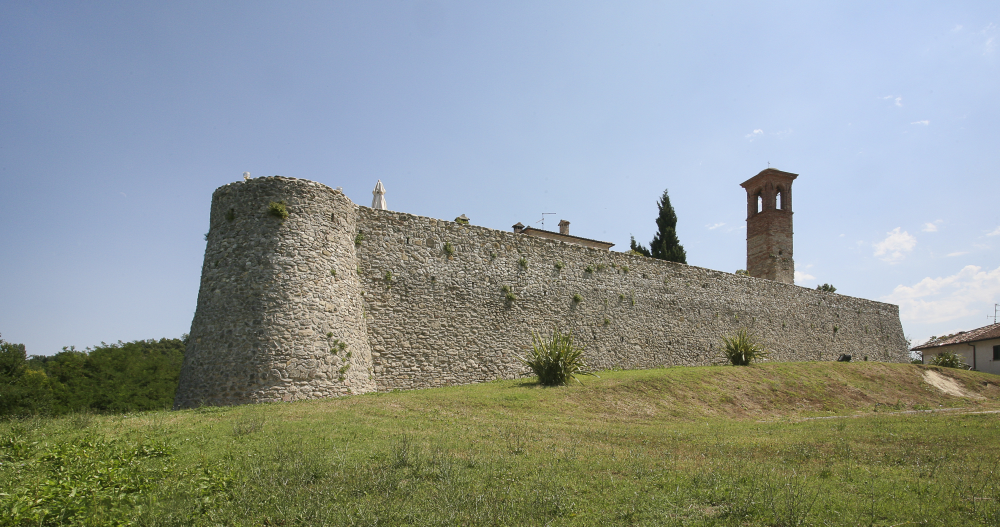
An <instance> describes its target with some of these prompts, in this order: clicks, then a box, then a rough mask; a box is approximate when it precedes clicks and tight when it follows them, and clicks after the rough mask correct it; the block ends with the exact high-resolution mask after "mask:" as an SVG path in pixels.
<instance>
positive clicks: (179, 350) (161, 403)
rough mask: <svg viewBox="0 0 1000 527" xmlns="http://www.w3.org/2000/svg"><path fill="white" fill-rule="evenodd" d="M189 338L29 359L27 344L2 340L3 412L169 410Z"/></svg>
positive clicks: (65, 351)
mask: <svg viewBox="0 0 1000 527" xmlns="http://www.w3.org/2000/svg"><path fill="white" fill-rule="evenodd" d="M186 339H187V337H186V336H185V337H184V339H183V340H182V339H160V340H158V341H157V340H137V341H134V342H118V343H117V344H106V343H103V342H102V343H101V345H99V346H95V347H94V348H87V349H86V350H83V351H79V350H77V349H76V348H75V347H72V346H70V347H67V348H63V350H62V351H61V352H59V353H56V354H55V355H48V356H40V355H32V356H31V357H28V356H27V352H26V349H25V347H24V345H23V344H13V343H10V342H5V341H3V340H2V339H0V416H27V415H39V414H41V415H62V414H73V413H79V412H98V413H101V412H117V413H124V412H136V411H147V410H160V409H163V408H164V407H167V408H169V407H170V406H172V405H173V400H174V393H175V392H176V391H177V382H178V379H179V376H180V370H181V363H182V362H183V360H184V347H185V342H186ZM2 456H3V454H2V448H0V459H2ZM0 523H2V522H0Z"/></svg>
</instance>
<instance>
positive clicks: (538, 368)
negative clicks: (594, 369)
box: [521, 329, 594, 386]
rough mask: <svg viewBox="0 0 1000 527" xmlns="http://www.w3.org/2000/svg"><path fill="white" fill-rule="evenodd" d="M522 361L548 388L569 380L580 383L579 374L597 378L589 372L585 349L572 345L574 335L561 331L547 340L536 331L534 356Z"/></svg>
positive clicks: (554, 332)
mask: <svg viewBox="0 0 1000 527" xmlns="http://www.w3.org/2000/svg"><path fill="white" fill-rule="evenodd" d="M521 362H522V363H524V364H525V365H526V366H527V367H529V368H531V371H532V372H534V373H535V375H536V376H538V382H539V383H540V384H543V385H545V386H560V385H565V384H567V383H568V382H569V380H570V379H573V380H575V381H577V382H580V380H579V379H577V378H576V376H577V375H594V374H593V373H591V372H589V371H587V364H586V363H585V362H584V360H583V348H580V347H577V346H575V345H573V336H572V335H571V334H568V333H567V334H565V335H564V334H562V333H560V332H559V330H558V329H553V330H552V335H551V336H550V337H548V338H544V337H542V336H541V335H539V334H538V333H537V332H533V333H532V334H531V353H530V354H529V355H528V356H527V357H526V358H522V359H521Z"/></svg>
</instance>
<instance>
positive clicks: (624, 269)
mask: <svg viewBox="0 0 1000 527" xmlns="http://www.w3.org/2000/svg"><path fill="white" fill-rule="evenodd" d="M619 269H621V270H622V272H623V273H627V272H628V266H627V265H623V266H621V267H619Z"/></svg>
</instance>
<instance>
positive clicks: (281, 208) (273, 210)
mask: <svg viewBox="0 0 1000 527" xmlns="http://www.w3.org/2000/svg"><path fill="white" fill-rule="evenodd" d="M267 213H268V214H270V215H271V216H274V217H275V218H281V219H286V218H288V207H287V206H286V205H285V202H284V201H272V202H271V204H270V205H268V206H267Z"/></svg>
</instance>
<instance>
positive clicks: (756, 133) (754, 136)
mask: <svg viewBox="0 0 1000 527" xmlns="http://www.w3.org/2000/svg"><path fill="white" fill-rule="evenodd" d="M762 135H764V130H761V129H760V128H758V129H756V130H754V131H753V132H750V133H749V134H747V135H745V136H744V137H746V138H747V139H749V140H751V141H753V140H754V139H757V138H758V137H760V136H762Z"/></svg>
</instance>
